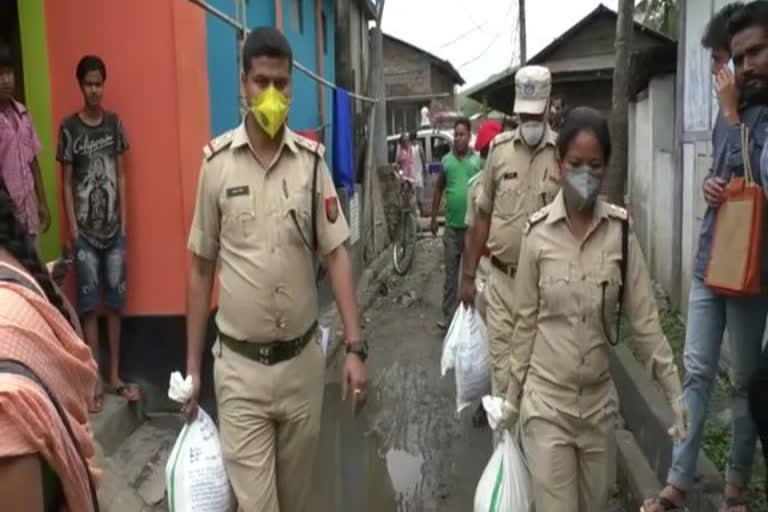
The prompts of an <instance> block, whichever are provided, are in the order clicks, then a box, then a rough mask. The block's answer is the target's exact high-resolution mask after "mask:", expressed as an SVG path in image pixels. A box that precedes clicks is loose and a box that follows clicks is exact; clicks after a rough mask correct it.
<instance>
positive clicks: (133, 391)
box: [109, 384, 141, 402]
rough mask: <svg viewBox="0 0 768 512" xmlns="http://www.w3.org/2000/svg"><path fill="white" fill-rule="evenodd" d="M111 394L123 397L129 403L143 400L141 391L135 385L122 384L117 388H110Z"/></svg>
mask: <svg viewBox="0 0 768 512" xmlns="http://www.w3.org/2000/svg"><path fill="white" fill-rule="evenodd" d="M109 392H110V393H111V394H113V395H117V396H121V397H123V398H125V399H126V400H128V401H129V402H138V401H139V399H140V398H141V391H140V390H139V387H138V386H137V385H135V384H122V385H120V386H117V387H116V388H113V387H110V388H109Z"/></svg>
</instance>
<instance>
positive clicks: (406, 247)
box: [392, 212, 418, 276]
mask: <svg viewBox="0 0 768 512" xmlns="http://www.w3.org/2000/svg"><path fill="white" fill-rule="evenodd" d="M417 236H418V225H417V223H416V217H415V216H414V215H413V213H412V212H408V213H406V214H404V215H403V217H402V219H401V222H400V227H399V230H398V233H397V236H396V237H395V242H394V244H392V263H393V265H394V269H395V272H396V273H397V274H398V275H401V276H403V275H405V274H407V273H408V271H409V270H410V268H411V264H413V257H414V253H415V252H416V238H417Z"/></svg>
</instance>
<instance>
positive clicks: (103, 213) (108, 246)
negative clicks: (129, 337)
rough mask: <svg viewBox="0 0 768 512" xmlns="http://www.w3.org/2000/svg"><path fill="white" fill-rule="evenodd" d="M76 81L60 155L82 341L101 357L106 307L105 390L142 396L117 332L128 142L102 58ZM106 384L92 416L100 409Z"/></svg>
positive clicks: (90, 62)
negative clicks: (110, 99) (128, 377)
mask: <svg viewBox="0 0 768 512" xmlns="http://www.w3.org/2000/svg"><path fill="white" fill-rule="evenodd" d="M76 77H77V81H78V84H79V85H80V91H81V92H82V95H83V107H82V108H81V109H80V110H79V111H78V112H76V113H74V114H72V115H71V116H69V117H68V118H66V119H64V121H62V123H61V127H60V128H59V142H58V152H57V156H56V158H57V159H58V161H59V162H60V163H61V166H62V170H63V176H64V205H65V212H66V215H67V220H68V223H69V229H70V230H71V232H70V233H69V236H70V238H71V240H72V246H73V250H74V255H75V279H76V281H77V304H76V307H77V312H78V314H79V315H80V317H81V319H82V324H83V331H84V333H85V338H86V340H87V341H88V345H90V347H91V350H92V351H93V356H94V358H95V359H96V360H97V361H98V360H99V312H100V307H101V302H102V300H101V299H102V292H103V299H104V305H105V306H106V317H107V338H108V340H109V368H108V379H109V381H108V387H107V389H108V391H109V392H110V393H114V394H117V395H120V396H122V397H123V398H125V399H126V400H128V401H136V400H138V399H139V395H140V394H139V390H138V388H137V387H136V386H135V385H130V384H126V383H125V382H123V380H122V379H121V378H120V330H121V324H122V310H123V305H124V304H125V279H126V265H125V244H126V220H127V219H126V208H127V201H126V187H125V162H124V158H123V157H124V154H125V152H126V151H127V150H128V141H127V139H126V136H125V132H124V130H123V124H122V122H121V121H120V118H119V117H118V116H117V114H114V113H112V112H108V111H106V110H104V108H103V106H102V100H103V97H104V82H106V80H107V69H106V66H105V65H104V61H102V60H101V59H100V58H99V57H96V56H91V55H88V56H85V57H83V58H82V59H80V62H79V63H78V64H77V71H76ZM102 403H103V398H102V386H101V384H98V385H97V389H96V390H95V392H94V397H93V403H92V404H91V412H98V411H100V410H101V407H102Z"/></svg>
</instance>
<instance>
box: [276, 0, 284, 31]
mask: <svg viewBox="0 0 768 512" xmlns="http://www.w3.org/2000/svg"><path fill="white" fill-rule="evenodd" d="M275 26H276V27H277V30H279V31H280V32H285V30H284V28H283V0H275Z"/></svg>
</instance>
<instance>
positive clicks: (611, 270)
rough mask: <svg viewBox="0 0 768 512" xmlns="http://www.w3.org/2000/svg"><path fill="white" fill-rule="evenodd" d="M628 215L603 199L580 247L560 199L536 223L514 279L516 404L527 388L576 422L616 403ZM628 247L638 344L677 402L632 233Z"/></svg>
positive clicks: (628, 297)
mask: <svg viewBox="0 0 768 512" xmlns="http://www.w3.org/2000/svg"><path fill="white" fill-rule="evenodd" d="M626 219H627V213H626V210H624V209H623V208H619V207H617V206H613V205H610V204H608V203H605V202H602V201H601V200H598V202H597V204H596V206H595V214H594V220H593V223H592V225H591V226H590V228H589V230H588V231H587V235H586V237H585V239H584V241H582V242H579V241H578V240H576V238H575V237H574V235H573V233H572V232H571V230H570V228H569V227H568V219H567V216H566V210H565V202H564V201H563V195H562V193H560V194H558V196H557V197H556V199H555V200H554V202H553V203H552V204H550V205H549V206H547V207H545V208H544V209H542V210H541V211H540V212H537V213H536V214H534V215H533V216H532V217H531V220H530V224H529V225H528V226H527V227H526V229H527V230H528V231H527V234H526V235H525V236H524V237H523V244H522V251H521V255H520V264H519V267H518V270H517V277H516V279H515V300H516V305H517V318H516V320H517V321H516V325H515V330H514V335H513V337H512V343H511V354H510V368H511V373H512V379H511V381H510V391H509V392H508V394H507V396H508V398H509V399H511V400H519V397H520V392H521V387H522V384H523V383H524V386H525V388H526V389H530V390H532V391H534V392H535V393H536V394H537V395H538V396H539V397H541V399H543V400H544V402H545V403H547V404H548V405H549V406H550V407H553V408H555V409H557V410H558V411H561V412H564V413H567V414H569V415H572V416H575V417H578V418H585V417H589V416H591V415H592V414H594V413H595V412H597V411H598V410H600V409H601V408H603V407H611V406H612V407H615V406H616V403H617V397H616V391H615V388H614V385H613V381H612V379H611V374H610V361H609V354H610V351H611V346H610V344H609V341H608V339H607V337H608V336H610V338H611V340H612V341H614V342H615V341H616V340H615V337H616V308H617V304H618V302H617V301H618V294H619V285H620V284H621V271H620V266H619V265H620V261H621V257H622V254H621V236H622V235H621V233H622V223H623V222H624V220H626ZM628 242H629V243H628V251H627V252H628V260H627V282H626V283H625V286H624V311H625V312H626V314H627V316H628V319H629V324H630V326H631V328H632V335H633V336H632V343H633V345H634V346H635V347H636V348H637V350H638V352H639V355H640V358H641V360H644V361H646V362H647V364H648V366H649V368H650V369H651V370H652V372H653V374H654V375H655V377H656V379H657V380H658V381H659V382H660V383H661V385H662V387H663V388H664V390H665V391H666V393H667V397H676V396H678V395H679V394H680V380H679V376H678V373H677V367H676V366H675V364H674V362H673V358H672V350H671V349H670V346H669V343H668V342H667V339H666V337H665V336H664V334H663V332H662V330H661V326H660V325H659V316H658V311H657V309H656V302H655V299H654V296H653V289H652V286H651V281H650V277H649V275H648V270H647V268H646V266H645V261H644V259H643V253H642V251H641V250H640V246H639V245H638V241H637V238H636V237H635V235H634V233H632V232H631V231H630V233H629V240H628ZM603 283H605V285H603ZM603 286H605V298H603Z"/></svg>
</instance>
